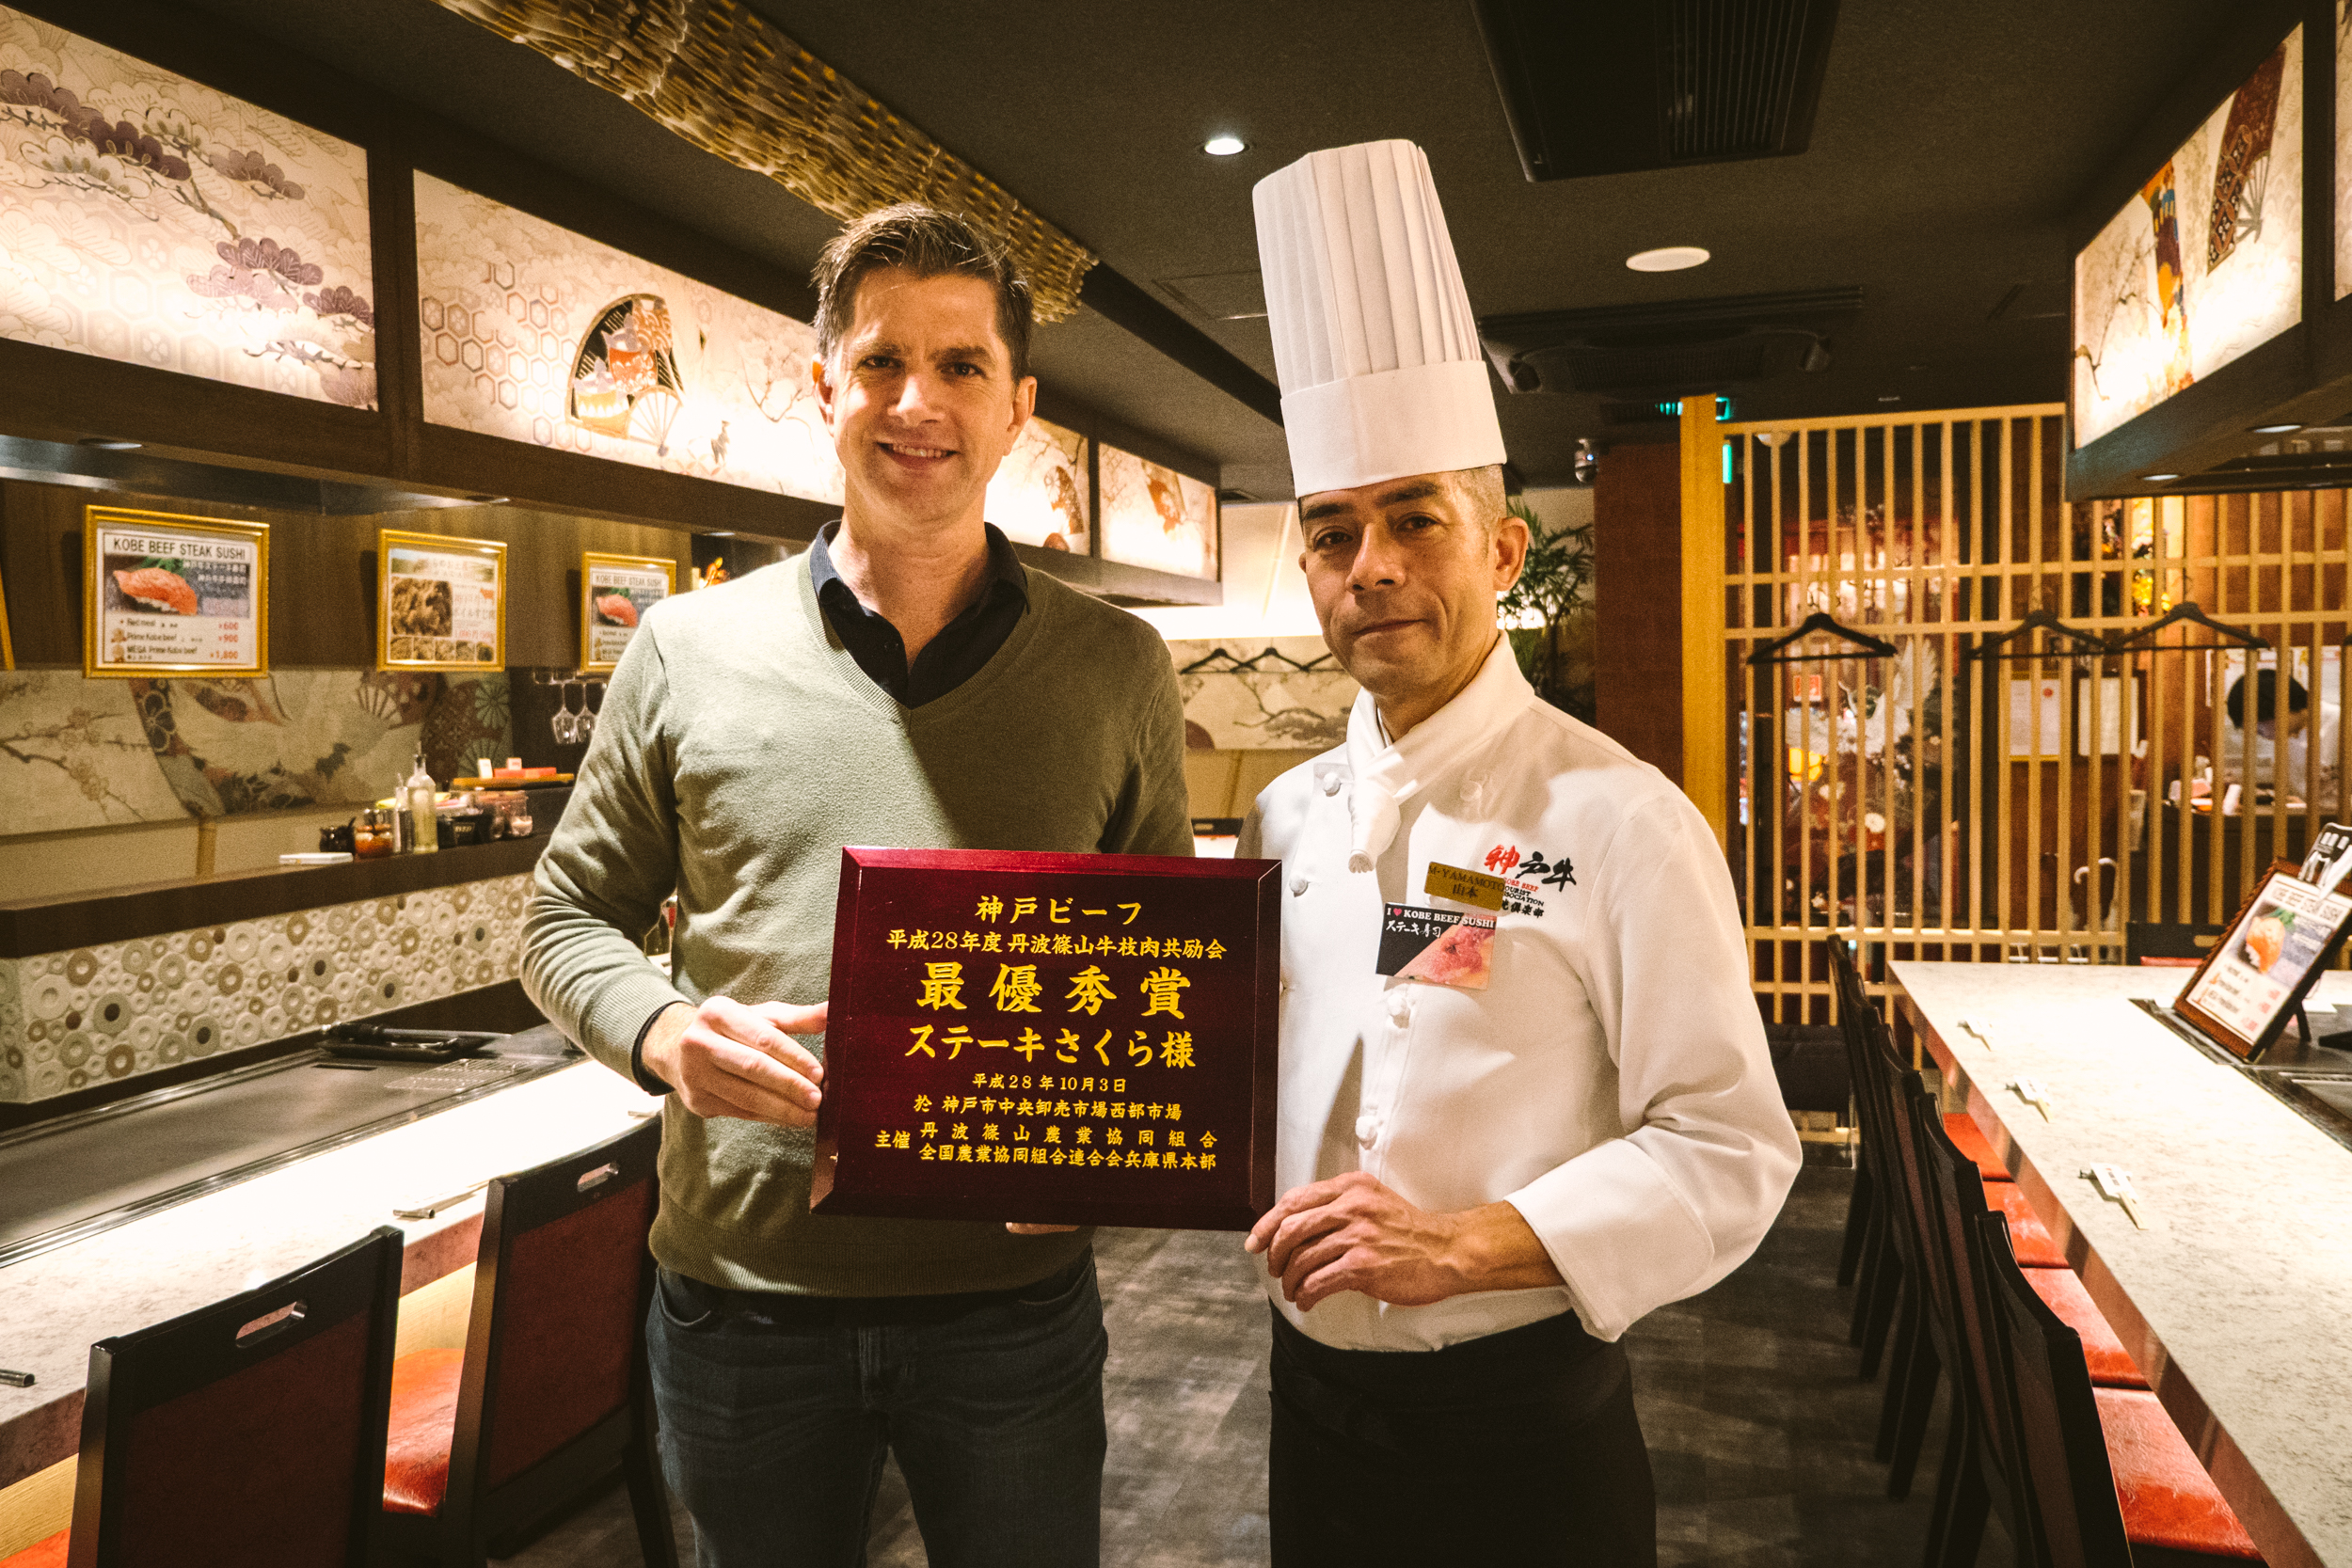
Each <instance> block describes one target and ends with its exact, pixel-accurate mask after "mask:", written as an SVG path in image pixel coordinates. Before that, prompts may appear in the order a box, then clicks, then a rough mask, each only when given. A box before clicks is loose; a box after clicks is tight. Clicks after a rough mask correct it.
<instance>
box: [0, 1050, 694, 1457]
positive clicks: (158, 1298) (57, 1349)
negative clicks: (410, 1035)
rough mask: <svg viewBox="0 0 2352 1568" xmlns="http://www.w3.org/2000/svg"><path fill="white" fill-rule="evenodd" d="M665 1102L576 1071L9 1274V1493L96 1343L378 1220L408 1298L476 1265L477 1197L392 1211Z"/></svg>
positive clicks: (71, 1440) (50, 1432)
mask: <svg viewBox="0 0 2352 1568" xmlns="http://www.w3.org/2000/svg"><path fill="white" fill-rule="evenodd" d="M657 1104H659V1101H656V1100H655V1099H653V1098H652V1097H651V1096H649V1095H646V1094H644V1093H641V1092H640V1091H639V1090H638V1088H637V1087H636V1085H632V1084H630V1083H628V1082H627V1081H626V1080H624V1079H623V1078H621V1077H620V1076H619V1075H618V1074H617V1073H614V1072H612V1071H611V1070H610V1069H606V1068H603V1067H600V1066H597V1065H596V1063H593V1062H579V1063H575V1064H574V1065H572V1066H571V1067H568V1068H564V1069H562V1070H560V1071H557V1072H551V1073H548V1074H547V1075H546V1076H544V1077H540V1078H535V1079H533V1080H532V1081H531V1082H529V1083H526V1084H521V1085H516V1086H515V1087H514V1088H511V1089H505V1090H502V1091H501V1092H500V1093H497V1094H494V1095H489V1096H487V1097H485V1098H484V1099H481V1100H477V1101H471V1102H469V1103H468V1104H464V1105H460V1106H457V1107H455V1108H454V1109H452V1110H448V1111H444V1112H441V1113H440V1114H438V1115H436V1116H431V1117H425V1118H424V1119H423V1120H421V1121H417V1122H411V1123H409V1124H408V1125H407V1126H405V1127H400V1128H395V1129H393V1130H392V1131H390V1132H383V1133H379V1134H377V1135H376V1136H374V1137H372V1138H365V1139H362V1140H361V1141H359V1142H358V1143H355V1144H350V1145H347V1146H346V1147H344V1148H338V1149H333V1150H330V1151H328V1152H326V1153H324V1154H320V1155H317V1156H315V1157H314V1158H311V1159H308V1160H304V1161H301V1162H299V1163H297V1164H293V1165H289V1166H287V1167H286V1168H284V1169H282V1170H278V1171H273V1172H271V1173H270V1174H268V1175H266V1176H262V1177H259V1178H257V1179H255V1180H251V1181H246V1182H241V1183H239V1184H238V1185H236V1186H233V1187H230V1188H227V1189H225V1190H223V1191H221V1192H217V1193H213V1194H210V1195H208V1196H204V1197H201V1198H198V1199H196V1200H195V1201H194V1202H190V1203H183V1204H181V1205H179V1206H178V1207H176V1208H172V1209H167V1210H165V1211H163V1212H160V1213H157V1214H151V1215H149V1216H148V1217H147V1218H145V1219H141V1220H137V1221H134V1222H133V1223H132V1224H129V1225H125V1226H120V1227H117V1228H115V1229H112V1230H108V1231H105V1232H103V1233H102V1234H100V1235H97V1236H93V1237H91V1238H89V1239H88V1240H87V1241H84V1242H79V1243H75V1244H73V1245H72V1246H69V1247H61V1248H59V1249H57V1250H56V1251H55V1252H48V1253H42V1254H40V1256H38V1257H34V1258H29V1259H25V1260H24V1261H23V1262H20V1263H15V1264H12V1265H10V1266H8V1267H7V1268H0V1367H6V1368H8V1369H10V1370H16V1371H28V1372H31V1373H33V1374H34V1375H35V1377H36V1379H37V1381H36V1383H35V1384H34V1386H32V1387H30V1388H11V1387H8V1386H0V1487H6V1486H8V1485H11V1484H13V1483H15V1482H16V1481H21V1480H23V1479H24V1478H25V1477H26V1476H29V1475H32V1474H34V1473H35V1472H36V1471H39V1470H41V1469H43V1468H45V1467H47V1466H48V1465H54V1464H56V1463H57V1462H58V1461H59V1460H61V1459H64V1458H66V1457H68V1456H69V1455H71V1454H72V1453H73V1452H74V1450H75V1449H77V1448H78V1447H79V1446H80V1442H81V1434H82V1433H81V1425H82V1388H83V1383H84V1379H85V1377H86V1375H87V1370H88V1366H89V1347H90V1345H91V1344H92V1343H93V1342H95V1341H97V1340H99V1339H103V1338H106V1337H107V1336H108V1335H111V1334H123V1333H128V1332H130V1331H131V1330H133V1329H137V1328H144V1327H146V1326H147V1325H149V1324H151V1323H161V1322H163V1321H164V1320H166V1319H168V1318H172V1317H176V1316H177V1315H179V1314H180V1313H183V1312H186V1311H191V1310H193V1309H194V1308H196V1307H202V1306H205V1305H206V1304H208V1303H211V1302H215V1301H218V1300H220V1299H221V1298H222V1297H224V1296H229V1295H233V1294H234V1293H236V1292H237V1291H242V1290H248V1289H250V1288H252V1287H253V1286H256V1285H260V1284H262V1283H263V1282H264V1281H266V1280H269V1279H272V1278H275V1277H277V1276H278V1275H281V1274H285V1273H287V1272H289V1271H290V1270H293V1269H295V1268H298V1267H300V1266H301V1265H302V1264H304V1263H307V1262H309V1261H310V1260H312V1259H316V1258H319V1257H322V1256H324V1255H325V1254H326V1253H328V1252H331V1251H333V1250H334V1249H335V1248H336V1247H339V1246H342V1244H344V1243H348V1242H353V1241H357V1240H358V1238H359V1237H361V1236H363V1235H365V1234H367V1232H369V1231H370V1230H373V1228H375V1227H377V1226H379V1225H397V1226H399V1227H401V1229H402V1230H403V1231H405V1233H406V1237H407V1247H406V1259H405V1265H404V1269H403V1277H402V1280H401V1290H402V1292H403V1293H404V1294H405V1293H406V1292H407V1291H414V1290H416V1289H418V1288H419V1287H420V1286H422V1285H426V1284H429V1283H431V1282H432V1281H433V1280H435V1279H437V1278H440V1277H441V1276H442V1275H448V1274H451V1273H453V1272H455V1271H456V1270H458V1269H462V1268H464V1267H465V1266H467V1265H468V1264H469V1263H471V1262H472V1261H473V1259H474V1249H475V1246H476V1243H477V1242H478V1240H479V1238H480V1235H481V1230H482V1210H483V1201H484V1200H483V1198H482V1197H481V1196H480V1195H478V1194H477V1195H475V1196H471V1197H469V1198H467V1199H465V1200H464V1201H463V1202H461V1203H457V1204H454V1205H452V1206H450V1207H449V1208H446V1209H444V1210H442V1211H441V1212H438V1213H437V1214H436V1215H435V1216H434V1217H433V1218H431V1219H424V1220H398V1219H395V1218H394V1217H393V1214H392V1211H393V1210H394V1209H395V1208H402V1207H414V1206H419V1205H421V1204H424V1203H428V1202H431V1201H433V1200H435V1199H437V1198H440V1197H444V1196H448V1195H449V1194H452V1193H454V1192H457V1191H459V1190H461V1189H463V1188H465V1187H468V1186H470V1185H472V1184H473V1183H475V1182H479V1181H484V1180H488V1179H489V1178H491V1177H493V1176H498V1175H501V1174H502V1173H504V1172H507V1171H514V1170H523V1169H527V1168H529V1167H530V1166H532V1165H535V1164H542V1163H544V1162H546V1161H548V1160H552V1159H556V1158H558V1157H560V1156H562V1155H564V1154H568V1153H570V1152H572V1151H573V1150H575V1149H578V1148H585V1147H586V1146H588V1145H590V1144H593V1143H596V1142H597V1141H599V1140H601V1139H604V1138H608V1137H611V1136H612V1135H613V1134H614V1133H617V1132H624V1131H626V1130H627V1129H628V1128H629V1127H632V1126H634V1125H636V1124H637V1122H636V1120H635V1119H633V1118H632V1117H630V1115H629V1113H630V1112H631V1111H637V1112H641V1113H642V1112H644V1111H647V1110H650V1109H651V1108H653V1107H654V1106H655V1105H657Z"/></svg>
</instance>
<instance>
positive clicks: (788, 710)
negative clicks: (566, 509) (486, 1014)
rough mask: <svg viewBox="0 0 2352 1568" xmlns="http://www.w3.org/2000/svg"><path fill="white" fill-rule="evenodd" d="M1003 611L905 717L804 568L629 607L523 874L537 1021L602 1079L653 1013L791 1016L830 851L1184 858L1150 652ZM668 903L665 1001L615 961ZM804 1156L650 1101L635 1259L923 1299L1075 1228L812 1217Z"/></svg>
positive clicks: (834, 883) (1118, 634)
mask: <svg viewBox="0 0 2352 1568" xmlns="http://www.w3.org/2000/svg"><path fill="white" fill-rule="evenodd" d="M1028 590H1029V610H1028V613H1027V614H1025V615H1024V616H1023V617H1022V618H1021V624H1020V625H1019V626H1017V627H1015V628H1014V630H1013V632H1012V635H1011V636H1010V637H1009V638H1007V639H1006V640H1005V644H1004V646H1003V647H1001V648H999V649H998V650H997V651H996V655H995V657H993V658H991V659H990V660H989V661H988V663H987V664H986V665H984V666H982V668H981V669H980V671H979V672H978V673H977V674H975V675H973V676H972V677H971V679H969V680H967V681H965V682H964V683H963V684H962V685H961V686H959V687H957V688H956V689H954V690H953V691H950V692H948V693H947V694H946V695H945V696H942V697H939V698H936V699H934V700H933V701H931V702H929V703H926V704H924V705H922V706H920V707H915V708H906V707H901V706H899V705H898V703H897V701H895V700H894V699H893V698H892V697H891V696H890V694H889V693H888V692H886V691H884V690H882V688H880V687H878V686H876V685H875V684H874V682H873V681H872V680H871V679H869V678H868V677H867V676H866V673H864V672H863V671H861V670H860V669H859V668H858V667H857V664H856V662H855V661H854V660H853V659H852V658H851V657H850V655H849V653H848V651H847V650H845V649H844V648H843V647H842V645H841V643H840V641H839V640H838V639H837V638H836V637H835V636H834V632H833V630H832V628H831V626H828V625H827V623H826V621H825V618H824V615H823V613H822V612H821V611H820V610H818V606H817V599H816V595H815V594H814V593H812V592H811V590H810V586H809V577H808V564H807V557H806V556H804V555H803V556H801V557H798V558H796V559H794V560H792V561H788V562H780V563H778V564H776V565H773V566H769V567H765V568H762V569H761V570H759V571H757V572H754V573H751V574H750V575H749V576H746V577H743V578H738V579H737V580H735V581H733V582H729V583H725V584H723V585H721V586H719V587H716V588H709V589H705V590H702V591H700V592H698V593H693V594H681V595H679V596H676V597H674V598H670V599H665V600H663V601H662V602H661V603H660V604H658V605H656V606H654V607H653V609H652V610H649V611H648V612H647V613H646V615H645V618H644V623H643V625H641V626H639V628H638V632H637V635H636V636H635V637H634V638H633V639H631V640H630V642H629V645H628V653H627V654H626V655H625V656H624V657H622V659H621V664H620V668H619V669H618V670H617V671H616V672H614V673H613V676H612V685H611V688H610V689H608V691H607V692H606V694H605V700H604V705H603V707H602V708H601V709H600V710H599V712H598V714H597V718H596V738H595V740H594V742H593V743H592V744H591V745H590V746H589V748H588V756H587V759H586V761H585V762H583V763H582V764H581V765H580V778H579V782H578V784H577V786H576V787H575V789H574V790H573V793H572V800H571V804H570V806H569V807H567V808H566V809H565V811H564V819H563V821H562V823H561V824H560V825H559V826H558V827H557V828H556V830H555V833H554V837H553V839H552V841H551V842H550V843H549V844H548V849H547V853H546V854H545V855H544V856H542V857H541V859H540V862H539V869H538V873H537V877H536V887H535V890H534V892H533V895H532V900H531V906H530V910H529V911H528V913H527V914H526V916H525V921H524V928H523V931H524V934H523V963H522V970H523V985H524V989H525V990H528V991H529V992H530V995H531V998H532V1001H533V1002H535V1003H537V1004H538V1006H539V1008H540V1010H541V1011H543V1012H545V1013H546V1014H547V1016H548V1018H549V1019H551V1020H553V1021H554V1022H555V1023H556V1024H557V1025H558V1026H559V1027H561V1028H562V1029H563V1031H564V1033H565V1034H566V1035H568V1036H570V1037H572V1038H573V1039H575V1040H577V1041H579V1042H580V1045H581V1046H582V1047H583V1048H584V1049H586V1050H587V1052H588V1053H590V1054H591V1055H593V1056H594V1057H596V1060H598V1061H600V1062H602V1063H603V1064H604V1065H605V1066H607V1067H609V1068H611V1069H613V1070H614V1071H616V1072H620V1073H623V1074H627V1073H628V1070H629V1052H630V1048H631V1047H632V1046H633V1045H634V1044H635V1042H636V1040H637V1037H638V1033H639V1031H640V1030H641V1029H642V1028H643V1027H644V1024H645V1022H646V1021H647V1020H648V1019H649V1018H651V1017H652V1016H653V1014H654V1013H655V1012H657V1011H658V1010H660V1008H661V1007H662V1006H664V1005H666V1004H668V1003H671V1002H675V1001H678V1000H681V999H683V1000H685V1001H688V1002H699V1001H701V1000H702V999H703V998H705V997H709V996H719V995H724V996H731V997H733V998H734V999H735V1000H737V1001H739V1002H746V1003H757V1002H768V1001H780V1002H791V1003H798V1004H810V1003H814V1002H817V1001H818V1000H819V999H820V998H822V997H823V996H824V994H825V991H826V988H827V986H828V984H829V983H830V980H831V976H832V968H833V916H834V898H835V895H836V893H837V891H838V888H839V881H840V868H841V848H842V847H843V846H844V845H849V844H866V845H880V846H885V847H906V848H977V849H1030V850H1063V851H1080V852H1086V851H1101V852H1105V853H1126V854H1160V855H1188V854H1190V853H1191V852H1192V837H1191V826H1190V816H1189V812H1188V808H1187V803H1186V799H1185V794H1184V707H1183V703H1182V700H1181V699H1180V697H1179V696H1178V693H1177V689H1176V675H1175V671H1174V669H1173V667H1172V666H1171V664H1170V662H1169V659H1168V645H1167V644H1166V643H1165V642H1163V641H1161V640H1160V639H1159V637H1158V636H1157V635H1156V634H1155V633H1154V632H1153V631H1152V628H1151V627H1150V626H1147V625H1145V624H1144V623H1143V622H1141V621H1139V620H1136V618H1135V617H1134V616H1131V615H1127V614H1124V613H1122V612H1121V611H1120V610H1114V609H1112V608H1111V607H1109V606H1107V605H1104V604H1101V603H1099V602H1097V601H1095V600H1093V599H1089V598H1088V597H1087V596H1085V595H1084V594H1079V593H1077V592H1076V591H1075V590H1073V589H1070V588H1066V587H1064V586H1063V585H1062V584H1061V583H1059V582H1057V581H1056V580H1055V579H1054V578H1050V577H1047V576H1045V575H1044V574H1042V573H1040V572H1035V571H1032V572H1030V573H1029V575H1028ZM673 889H675V891H676V893H677V896H678V922H677V928H676V935H675V944H674V949H673V951H674V958H673V971H674V981H675V984H674V982H673V981H672V980H665V979H664V978H663V977H662V976H661V974H660V972H659V971H658V970H656V969H654V968H653V967H652V966H651V965H649V964H648V963H646V961H645V959H644V955H643V954H642V953H641V952H640V951H639V949H638V944H637V942H636V941H635V940H634V938H635V935H636V933H639V932H643V931H644V930H646V929H648V928H649V927H651V926H652V925H653V923H654V921H655V920H656V919H657V918H659V915H660V905H661V901H662V899H664V898H665V897H667V896H668V895H669V894H670V893H671V891H672V890H673ZM808 1043H810V1044H811V1046H812V1048H813V1049H815V1050H816V1051H817V1052H818V1054H820V1055H821V1054H822V1053H823V1047H822V1045H821V1043H819V1042H816V1041H811V1042H808ZM814 1149H815V1137H814V1134H813V1133H812V1132H806V1131H786V1130H784V1129H780V1128H775V1127H770V1126H767V1125H765V1124H762V1123H756V1122H749V1121H743V1120H739V1119H736V1118H733V1117H716V1118H712V1119H709V1120H705V1119H704V1118H703V1117H697V1116H694V1115H692V1114H691V1113H690V1112H688V1111H687V1110H686V1108H685V1107H684V1106H682V1105H680V1104H678V1103H677V1101H675V1100H672V1101H668V1102H667V1103H666V1105H665V1106H664V1109H663V1114H662V1126H661V1212H660V1217H659V1218H658V1219H656V1221H655V1222H654V1228H653V1250H654V1256H655V1257H656V1258H658V1259H660V1260H661V1261H662V1262H663V1263H665V1264H667V1265H668V1266H669V1267H671V1268H673V1269H675V1270H676V1271H677V1272H678V1273H680V1274H684V1275H691V1276H692V1277H693V1278H696V1279H701V1280H705V1281H707V1282H708V1283H710V1284H714V1285H724V1286H732V1287H735V1288H737V1289H740V1290H754V1291H795V1292H804V1293H808V1294H816V1295H857V1296H867V1295H922V1294H935V1293H944V1292H948V1291H987V1290H1001V1289H1008V1288H1010V1287H1012V1286H1017V1285H1025V1284H1029V1283H1031V1282H1033V1281H1035V1280H1039V1279H1042V1278H1044V1277H1045V1276H1046V1275H1050V1274H1052V1273H1054V1272H1055V1271H1056V1270H1057V1269H1059V1268H1061V1267H1062V1266H1063V1265H1064V1264H1066V1263H1068V1262H1069V1261H1070V1260H1072V1259H1074V1258H1075V1257H1076V1256H1077V1255H1078V1254H1079V1253H1080V1252H1081V1251H1082V1250H1084V1248H1085V1247H1086V1244H1087V1240H1088V1235H1089V1233H1088V1232H1085V1231H1079V1232H1074V1233H1067V1234H1060V1235H1052V1236H1014V1235H1011V1234H1009V1233H1008V1232H1007V1231H1006V1229H1005V1228H1004V1227H1003V1226H1002V1225H999V1224H977V1223H966V1222H956V1221H938V1222H934V1221H918V1220H888V1219H852V1218H846V1217H836V1216H830V1215H818V1214H812V1213H810V1212H809V1211H808V1180H809V1165H810V1163H811V1160H812V1158H813V1155H814ZM1007 1217H1008V1218H1017V1217H1018V1216H1007Z"/></svg>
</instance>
